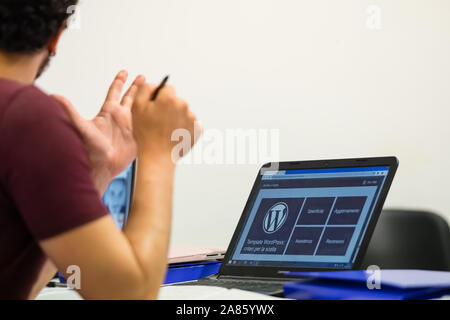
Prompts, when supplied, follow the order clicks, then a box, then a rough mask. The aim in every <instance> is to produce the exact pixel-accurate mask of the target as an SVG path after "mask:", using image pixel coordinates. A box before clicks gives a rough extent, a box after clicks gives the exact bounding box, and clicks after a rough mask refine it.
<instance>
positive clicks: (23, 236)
mask: <svg viewBox="0 0 450 320" xmlns="http://www.w3.org/2000/svg"><path fill="white" fill-rule="evenodd" d="M76 4H77V0H0V243H1V244H0V299H30V298H34V297H36V295H37V294H38V293H39V292H40V291H41V290H42V288H43V287H44V286H45V285H46V284H47V283H48V281H49V280H50V279H51V278H52V277H53V276H54V275H55V273H56V270H61V271H62V272H67V270H71V268H70V267H71V266H77V267H78V268H79V270H80V271H81V273H80V276H81V278H80V281H81V283H80V284H81V286H80V288H77V289H79V293H80V294H81V295H82V296H83V297H84V298H88V299H147V298H150V299H154V298H156V297H157V295H158V291H159V287H160V285H161V283H162V282H163V278H164V275H165V272H166V267H167V251H168V245H169V238H170V222H171V213H172V205H171V203H172V193H173V191H172V190H173V179H174V171H175V166H176V160H177V159H174V156H173V155H172V149H173V147H174V142H172V141H171V135H172V132H173V131H174V130H176V129H186V130H188V131H189V132H190V133H192V134H193V132H194V124H195V116H194V115H193V114H192V113H191V111H189V108H188V106H187V103H186V102H185V101H183V100H181V99H180V98H178V97H177V96H176V95H175V92H174V90H173V88H171V87H169V86H167V87H165V88H164V89H163V90H161V91H160V92H159V95H158V98H157V99H156V100H155V101H151V100H152V99H151V97H152V94H153V92H154V90H155V89H156V86H154V85H151V84H149V83H146V80H145V78H144V77H143V76H139V77H137V78H136V80H135V81H134V82H133V84H132V85H131V86H130V88H129V89H128V91H127V92H126V93H125V94H124V95H123V96H122V89H123V87H124V84H125V82H126V79H127V72H126V71H121V72H120V73H119V74H118V75H117V77H116V78H115V80H114V82H113V83H112V85H111V87H110V89H109V92H108V94H107V97H106V100H105V103H104V105H103V106H102V108H101V111H100V113H99V114H98V116H97V117H95V118H94V119H93V120H91V121H88V120H85V119H83V117H81V116H80V115H79V114H78V112H77V111H76V109H75V108H74V107H73V106H72V105H71V103H70V102H69V101H68V100H67V99H65V98H63V97H61V96H56V95H54V96H48V95H47V94H45V93H44V92H42V91H41V90H40V89H38V88H37V87H36V86H35V85H34V84H33V83H34V81H35V79H36V78H37V77H39V76H40V74H41V73H42V72H43V71H44V70H45V68H46V66H47V65H48V63H49V61H50V59H51V57H52V56H54V55H55V54H56V53H57V48H58V42H59V39H60V37H61V35H62V34H63V32H64V30H65V29H66V24H67V19H68V18H69V16H70V12H73V10H72V7H73V6H74V5H76ZM193 143H194V142H193V141H192V143H191V145H192V144H193ZM136 157H138V160H139V161H138V168H137V179H136V187H135V194H134V197H133V201H132V205H131V209H130V214H129V219H128V222H127V224H126V226H125V227H124V229H123V231H121V230H119V229H118V228H117V227H116V226H115V224H114V221H113V219H112V217H111V215H109V214H108V211H107V209H106V207H105V206H104V205H103V204H102V202H101V199H100V197H101V195H102V194H103V193H104V192H105V190H106V188H107V186H108V185H109V184H110V183H111V181H112V179H113V178H114V177H115V176H116V175H117V174H119V173H120V172H122V171H123V170H124V169H125V168H126V167H128V165H129V164H130V163H131V162H132V161H133V160H134V159H135V158H136ZM66 276H68V275H67V274H66Z"/></svg>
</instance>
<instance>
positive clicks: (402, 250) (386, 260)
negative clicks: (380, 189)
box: [362, 210, 450, 271]
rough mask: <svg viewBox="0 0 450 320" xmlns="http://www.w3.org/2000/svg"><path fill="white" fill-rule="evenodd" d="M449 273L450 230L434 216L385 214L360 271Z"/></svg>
mask: <svg viewBox="0 0 450 320" xmlns="http://www.w3.org/2000/svg"><path fill="white" fill-rule="evenodd" d="M370 265H377V266H379V267H380V268H381V269H422V270H442V271H450V229H449V226H448V224H447V222H446V221H445V220H444V219H443V218H442V217H440V216H439V215H437V214H434V213H430V212H425V211H408V210H384V211H383V212H382V213H381V215H380V219H379V220H378V224H377V226H376V228H375V232H374V234H373V236H372V239H371V241H370V244H369V247H368V249H367V252H366V255H365V257H364V260H363V264H362V267H363V268H364V269H366V268H367V267H368V266H370Z"/></svg>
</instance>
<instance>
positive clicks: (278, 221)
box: [263, 202, 288, 234]
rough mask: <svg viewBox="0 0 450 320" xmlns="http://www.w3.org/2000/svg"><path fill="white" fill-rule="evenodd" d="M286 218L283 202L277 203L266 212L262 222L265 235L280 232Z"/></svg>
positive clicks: (286, 209)
mask: <svg viewBox="0 0 450 320" xmlns="http://www.w3.org/2000/svg"><path fill="white" fill-rule="evenodd" d="M287 216H288V206H287V204H286V203H284V202H279V203H277V204H275V205H274V206H272V208H270V209H269V211H267V213H266V216H265V218H264V221H263V229H264V232H265V233H268V234H272V233H275V232H277V231H278V230H280V228H281V227H282V226H283V225H284V223H285V222H286V220H287Z"/></svg>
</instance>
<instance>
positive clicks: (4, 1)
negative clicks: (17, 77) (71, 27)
mask: <svg viewBox="0 0 450 320" xmlns="http://www.w3.org/2000/svg"><path fill="white" fill-rule="evenodd" d="M77 3H78V0H0V50H2V51H5V52H11V53H33V52H36V51H39V50H41V49H43V48H45V46H46V45H47V44H48V42H49V41H50V39H51V38H52V37H53V36H55V35H56V34H57V32H58V30H59V29H60V28H61V26H62V25H63V23H64V21H65V20H66V19H67V18H69V16H70V15H71V13H72V12H73V10H69V9H70V7H71V6H73V5H76V4H77Z"/></svg>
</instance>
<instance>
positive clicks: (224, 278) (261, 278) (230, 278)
mask: <svg viewBox="0 0 450 320" xmlns="http://www.w3.org/2000/svg"><path fill="white" fill-rule="evenodd" d="M217 279H223V280H254V281H279V282H286V279H282V278H269V277H250V276H246V277H243V276H225V275H219V276H217Z"/></svg>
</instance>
